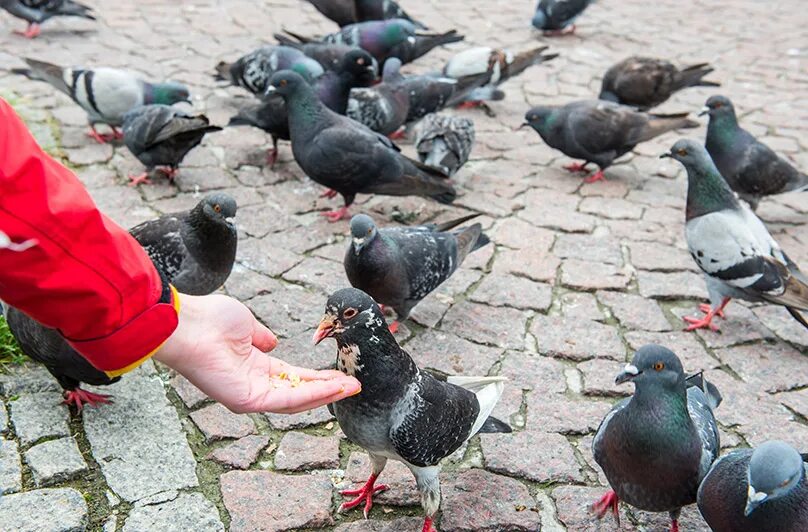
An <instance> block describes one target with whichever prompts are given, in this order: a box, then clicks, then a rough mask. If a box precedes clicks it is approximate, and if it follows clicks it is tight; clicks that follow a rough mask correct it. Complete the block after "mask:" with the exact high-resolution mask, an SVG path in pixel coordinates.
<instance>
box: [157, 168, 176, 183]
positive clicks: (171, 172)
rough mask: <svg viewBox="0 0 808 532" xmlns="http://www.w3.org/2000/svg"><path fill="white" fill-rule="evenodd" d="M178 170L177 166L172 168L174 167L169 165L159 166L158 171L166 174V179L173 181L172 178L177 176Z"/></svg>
mask: <svg viewBox="0 0 808 532" xmlns="http://www.w3.org/2000/svg"><path fill="white" fill-rule="evenodd" d="M179 171H180V169H179V168H174V167H171V166H161V167H160V173H161V174H163V175H164V176H166V179H168V180H169V181H171V182H172V183H173V182H174V178H175V177H177V174H178V173H179Z"/></svg>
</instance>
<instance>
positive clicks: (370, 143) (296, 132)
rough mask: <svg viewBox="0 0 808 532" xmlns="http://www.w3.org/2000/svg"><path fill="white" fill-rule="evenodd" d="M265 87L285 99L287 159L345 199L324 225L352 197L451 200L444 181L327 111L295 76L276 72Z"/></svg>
mask: <svg viewBox="0 0 808 532" xmlns="http://www.w3.org/2000/svg"><path fill="white" fill-rule="evenodd" d="M271 83H272V84H271V85H270V86H269V90H270V92H273V93H277V94H280V95H281V96H282V97H283V98H284V100H286V108H287V112H288V114H289V133H290V136H291V140H292V154H293V155H294V157H295V160H296V161H297V163H298V164H299V165H300V168H301V169H302V170H303V171H304V172H305V173H306V175H308V176H309V177H310V178H312V179H313V180H314V181H316V182H317V183H319V184H321V185H323V186H326V187H328V188H329V189H331V190H333V191H334V192H335V193H339V194H341V195H342V197H343V198H344V200H345V205H344V206H343V207H342V208H341V209H339V210H337V211H334V212H329V213H325V216H326V217H328V219H329V220H330V221H332V222H336V221H338V220H341V219H342V218H344V217H345V216H346V215H347V214H348V207H349V206H350V205H351V204H352V203H353V201H354V198H355V197H356V194H358V193H364V194H384V195H388V196H409V195H417V196H427V197H431V198H433V199H435V200H437V201H440V202H442V203H451V202H452V201H454V199H455V197H456V196H457V193H456V192H455V189H454V187H452V184H451V183H450V182H449V180H448V176H446V175H445V174H443V173H442V172H441V171H440V170H438V169H435V168H431V167H429V166H425V165H423V164H421V163H420V162H418V161H413V160H412V159H409V158H407V157H405V156H404V155H402V154H401V153H400V152H399V149H398V147H396V145H395V144H393V143H392V142H391V141H390V139H388V138H387V137H385V136H384V135H380V134H378V133H376V132H374V131H372V130H371V129H369V128H367V127H365V126H363V125H362V124H359V123H358V122H356V121H354V120H351V119H350V118H348V117H345V116H341V115H338V114H337V113H335V112H333V111H331V110H330V109H328V107H326V106H325V105H324V104H323V103H322V102H320V101H319V100H318V98H317V96H316V94H315V92H314V90H313V88H312V87H311V86H310V85H308V84H307V83H306V82H305V80H303V78H302V77H300V75H299V74H296V73H294V72H291V71H288V70H285V71H281V72H278V73H277V74H275V75H274V76H272V79H271Z"/></svg>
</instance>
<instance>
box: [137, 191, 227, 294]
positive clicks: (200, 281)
mask: <svg viewBox="0 0 808 532" xmlns="http://www.w3.org/2000/svg"><path fill="white" fill-rule="evenodd" d="M235 216H236V200H234V199H233V198H232V197H231V196H229V195H227V194H224V193H221V192H217V193H213V194H209V195H207V196H205V197H204V198H202V201H200V202H199V203H198V204H197V205H196V206H195V207H194V208H193V209H191V210H190V211H184V212H178V213H175V214H166V215H164V216H161V217H160V218H157V219H156V220H149V221H147V222H144V223H142V224H140V225H137V226H135V227H133V228H132V229H130V231H129V232H130V233H131V234H132V236H133V237H135V239H136V240H137V241H138V242H140V245H141V246H143V249H145V250H146V253H148V254H149V257H151V259H152V261H153V262H154V264H155V266H156V267H157V269H158V270H160V271H161V272H162V273H163V274H164V275H165V276H166V277H167V278H168V281H169V282H170V283H171V284H173V285H174V287H175V288H176V289H177V290H178V291H179V292H181V293H183V294H190V295H195V296H196V295H207V294H210V293H212V292H215V291H216V290H218V289H219V288H221V286H222V285H223V284H224V282H225V281H226V280H227V278H228V277H229V276H230V271H231V270H232V269H233V263H234V262H235V260H236V245H237V243H238V232H237V231H236V226H235V222H234V218H235Z"/></svg>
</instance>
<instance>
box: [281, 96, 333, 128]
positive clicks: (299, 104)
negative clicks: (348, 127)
mask: <svg viewBox="0 0 808 532" xmlns="http://www.w3.org/2000/svg"><path fill="white" fill-rule="evenodd" d="M287 104H288V105H287V107H288V108H289V110H290V112H291V111H292V110H294V111H296V112H297V113H298V115H299V116H300V117H302V118H305V119H307V121H308V120H310V121H311V122H312V123H315V124H316V123H318V122H320V120H321V119H322V118H323V117H324V116H325V114H326V107H325V105H323V103H322V102H321V101H320V100H319V99H318V98H317V95H316V94H315V93H314V91H313V90H312V89H311V88H310V87H305V88H301V89H300V90H298V91H296V92H295V93H294V94H291V95H289V96H288V97H287ZM292 124H293V121H291V120H290V121H289V127H290V128H292V127H293V125H292Z"/></svg>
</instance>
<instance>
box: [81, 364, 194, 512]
mask: <svg viewBox="0 0 808 532" xmlns="http://www.w3.org/2000/svg"><path fill="white" fill-rule="evenodd" d="M107 389H108V390H110V391H112V392H113V393H114V394H115V402H114V403H113V404H110V405H104V406H103V407H101V408H87V409H85V410H84V430H85V432H86V434H87V439H88V440H89V442H90V447H91V448H92V452H93V458H94V459H95V461H96V462H97V463H98V465H99V466H101V472H102V473H103V475H104V478H106V481H107V484H108V485H109V487H110V488H111V489H112V490H113V491H114V492H115V493H116V494H117V495H118V496H119V497H121V498H122V499H124V500H125V501H128V502H134V501H137V500H139V499H142V498H144V497H148V496H150V495H154V494H156V493H160V492H163V491H167V490H172V489H175V490H176V489H183V488H191V487H196V486H197V485H198V484H199V481H198V480H197V478H196V460H194V457H193V454H192V453H191V449H190V447H189V446H188V440H187V439H186V438H185V432H184V431H183V429H182V426H181V424H180V421H179V419H178V418H177V412H176V411H175V410H174V407H173V406H171V404H170V403H169V402H168V399H166V396H165V389H164V388H163V383H162V381H161V380H160V377H159V376H158V375H157V374H156V373H155V370H154V365H153V364H152V363H151V361H147V362H146V363H145V364H143V365H142V366H140V367H139V368H138V369H136V370H134V371H132V372H130V373H127V374H126V376H125V377H124V378H123V379H121V380H120V382H118V383H116V384H114V385H113V386H112V387H107Z"/></svg>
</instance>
